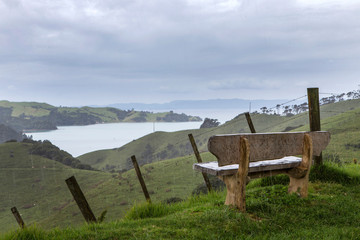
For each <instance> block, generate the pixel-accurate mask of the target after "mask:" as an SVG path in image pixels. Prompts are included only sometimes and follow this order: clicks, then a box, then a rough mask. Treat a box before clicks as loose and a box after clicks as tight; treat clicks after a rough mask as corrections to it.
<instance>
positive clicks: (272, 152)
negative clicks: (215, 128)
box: [208, 131, 330, 166]
mask: <svg viewBox="0 0 360 240" xmlns="http://www.w3.org/2000/svg"><path fill="white" fill-rule="evenodd" d="M306 133H308V134H309V135H310V137H311V139H312V142H313V154H314V155H316V156H319V155H320V153H321V151H322V150H324V149H325V147H326V146H327V145H328V143H329V142H330V133H329V132H325V131H316V132H286V133H243V134H227V135H216V136H212V137H210V139H209V142H208V149H209V151H210V152H211V153H212V154H214V155H215V156H216V157H217V159H218V164H219V166H225V165H230V164H236V163H239V161H240V138H241V137H245V138H247V139H248V141H249V145H250V162H256V161H261V160H272V159H278V158H283V157H286V156H292V155H301V154H302V145H303V140H304V134H306Z"/></svg>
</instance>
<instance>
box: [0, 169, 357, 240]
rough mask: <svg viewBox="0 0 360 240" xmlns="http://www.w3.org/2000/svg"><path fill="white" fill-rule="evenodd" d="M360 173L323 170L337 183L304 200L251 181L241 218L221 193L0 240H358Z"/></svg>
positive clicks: (315, 189)
mask: <svg viewBox="0 0 360 240" xmlns="http://www.w3.org/2000/svg"><path fill="white" fill-rule="evenodd" d="M315 172H317V171H315ZM353 172H356V174H353ZM359 172H360V166H359V165H352V166H346V168H344V169H342V170H341V171H339V170H338V169H334V168H325V171H322V173H323V176H328V177H329V179H328V180H331V179H333V180H334V181H335V182H333V183H329V182H320V181H314V182H312V183H311V184H310V188H309V197H308V198H306V199H301V198H298V197H297V196H296V195H295V194H292V195H289V194H287V186H286V183H285V184H284V185H281V184H275V185H273V184H271V185H268V186H265V185H266V184H265V185H264V181H262V180H257V181H254V182H252V183H251V184H250V185H248V187H247V198H246V200H247V212H246V213H245V214H242V213H239V212H237V211H236V210H234V209H231V208H229V207H227V206H224V205H223V202H224V198H225V193H224V192H220V193H213V194H209V195H203V196H199V197H191V198H189V199H188V200H187V201H185V202H181V203H177V204H173V205H165V204H158V203H155V204H150V205H148V204H140V205H137V206H135V207H134V208H133V209H131V210H130V211H129V212H128V214H127V218H125V219H121V220H118V221H114V222H110V223H102V224H90V225H83V226H82V227H81V228H70V227H69V228H66V229H53V230H51V231H43V230H41V229H39V228H30V229H28V230H25V231H19V232H11V233H8V234H7V235H6V236H4V237H3V239H38V240H39V239H358V237H359V235H360V228H359V227H358V223H359V221H360V203H359V201H357V199H359V197H360V189H359V187H358V184H359V180H360V174H359ZM334 175H336V177H335V178H334ZM312 178H313V179H315V178H316V177H315V175H314V174H312ZM340 178H343V179H349V181H345V180H340ZM279 179H281V177H280V178H279ZM275 180H276V179H274V181H275Z"/></svg>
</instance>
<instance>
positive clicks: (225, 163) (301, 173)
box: [193, 131, 330, 212]
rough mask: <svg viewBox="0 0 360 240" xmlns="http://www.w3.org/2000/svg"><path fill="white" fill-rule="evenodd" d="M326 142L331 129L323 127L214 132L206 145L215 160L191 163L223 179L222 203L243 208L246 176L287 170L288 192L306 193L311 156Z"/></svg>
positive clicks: (253, 176)
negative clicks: (327, 129)
mask: <svg viewBox="0 0 360 240" xmlns="http://www.w3.org/2000/svg"><path fill="white" fill-rule="evenodd" d="M329 142H330V133H329V132H325V131H317V132H291V133H289V132H286V133H254V134H251V133H246V134H228V135H216V136H212V137H211V138H210V139H209V142H208V149H209V151H210V152H211V153H212V154H214V155H215V156H216V158H217V160H218V161H217V162H208V163H198V164H194V166H193V168H194V169H195V170H197V171H200V172H205V173H209V174H212V175H215V176H218V177H219V178H220V179H221V180H223V181H224V182H225V184H226V188H227V196H226V201H225V204H226V205H233V206H236V207H237V208H238V209H239V210H240V211H242V212H245V210H246V207H245V187H246V183H247V181H248V180H249V178H250V179H254V178H261V177H266V176H275V175H277V174H287V175H288V176H289V177H290V184H289V188H288V192H289V193H298V194H299V196H300V197H307V195H308V182H309V172H310V171H309V170H310V167H311V162H312V156H313V155H316V156H319V155H320V154H321V151H322V150H324V149H325V147H326V146H327V145H328V143H329ZM292 155H302V158H299V157H295V156H292Z"/></svg>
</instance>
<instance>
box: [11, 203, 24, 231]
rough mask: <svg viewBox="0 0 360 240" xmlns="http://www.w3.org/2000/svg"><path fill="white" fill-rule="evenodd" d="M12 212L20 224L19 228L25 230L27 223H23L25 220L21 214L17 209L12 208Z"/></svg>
mask: <svg viewBox="0 0 360 240" xmlns="http://www.w3.org/2000/svg"><path fill="white" fill-rule="evenodd" d="M11 212H12V214H13V215H14V217H15V219H16V221H17V222H18V224H19V226H20V227H21V228H22V229H24V228H25V223H24V221H23V219H22V218H21V216H20V213H19V212H18V210H17V208H16V207H13V208H11Z"/></svg>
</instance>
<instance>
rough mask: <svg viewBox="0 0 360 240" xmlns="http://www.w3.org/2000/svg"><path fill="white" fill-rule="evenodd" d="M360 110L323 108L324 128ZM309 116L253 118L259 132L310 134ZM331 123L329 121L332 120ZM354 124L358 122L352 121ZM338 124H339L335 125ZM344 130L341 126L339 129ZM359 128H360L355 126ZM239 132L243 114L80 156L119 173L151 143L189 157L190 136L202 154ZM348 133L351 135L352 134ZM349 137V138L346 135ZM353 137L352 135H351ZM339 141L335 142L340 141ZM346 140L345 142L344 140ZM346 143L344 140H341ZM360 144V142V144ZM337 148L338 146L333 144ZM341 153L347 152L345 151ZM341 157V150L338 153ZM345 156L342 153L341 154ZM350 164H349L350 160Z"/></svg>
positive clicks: (356, 103) (349, 105)
mask: <svg viewBox="0 0 360 240" xmlns="http://www.w3.org/2000/svg"><path fill="white" fill-rule="evenodd" d="M359 107H360V100H349V101H343V102H338V103H334V104H328V105H324V106H321V117H322V125H323V129H324V130H326V129H328V128H327V126H326V125H327V124H328V122H331V121H335V120H333V118H330V117H333V116H336V115H339V114H340V115H339V116H338V118H339V119H344V121H345V122H346V121H348V120H347V119H352V118H353V117H354V118H353V119H356V118H355V117H356V116H353V115H351V113H350V115H347V114H345V115H342V114H341V113H343V112H346V111H350V112H352V111H353V110H352V109H358V108H359ZM308 118H309V117H308V113H302V114H299V115H295V116H293V117H283V116H274V115H264V114H256V115H252V121H253V123H254V126H255V129H256V131H257V132H280V131H284V130H285V129H286V128H287V127H292V128H294V129H296V130H302V131H308V130H309V126H308ZM328 118H329V120H326V119H328ZM349 121H354V122H355V123H356V120H349ZM335 125H336V123H335ZM299 126H304V127H301V128H297V127H299ZM339 127H340V128H341V126H339ZM355 129H356V127H355ZM329 130H330V132H332V131H334V129H329ZM239 132H250V130H249V128H248V125H247V122H246V119H245V116H244V115H240V116H238V117H236V118H234V119H233V120H231V121H228V122H226V123H225V124H223V125H221V126H219V127H217V128H212V129H193V130H186V131H179V132H174V133H166V132H155V133H152V134H149V135H147V136H144V137H142V138H139V139H137V140H135V141H133V142H131V143H128V144H127V145H125V146H123V147H121V148H117V149H109V150H100V151H95V152H91V153H87V154H84V155H82V156H80V157H79V159H80V161H82V162H84V163H87V164H90V165H92V166H93V167H95V168H98V169H104V168H105V166H106V165H113V166H115V170H121V169H125V168H126V162H127V161H128V160H127V159H128V158H129V157H130V156H131V155H134V154H135V155H136V156H138V158H140V156H141V155H142V153H143V152H144V151H145V147H146V145H147V144H150V145H151V146H152V147H153V149H154V152H155V154H157V153H160V152H162V151H164V150H165V151H166V147H167V145H168V144H172V145H174V146H175V147H176V148H177V149H178V150H179V152H180V153H179V155H186V154H189V153H191V152H192V150H191V147H190V145H189V140H188V136H187V135H188V134H189V133H192V134H193V135H194V137H195V139H196V141H197V144H198V148H199V150H200V151H207V140H208V138H209V137H210V136H212V135H215V134H228V133H239ZM338 133H339V131H336V132H333V133H332V134H338ZM348 134H350V132H349V131H348ZM344 136H348V135H346V134H345V135H344ZM348 137H350V136H348ZM336 139H337V138H335V143H336V144H337V143H338V141H337V140H336ZM356 139H357V134H356V131H354V132H353V137H350V138H349V140H351V141H357V140H356ZM344 140H345V139H344ZM341 141H342V140H341ZM359 143H360V142H359ZM332 145H334V144H332ZM340 150H344V148H341V149H340ZM338 152H339V153H338V154H340V153H341V151H338ZM341 154H342V153H341ZM346 158H347V161H348V157H346ZM157 160H160V159H158V158H157V159H155V161H157Z"/></svg>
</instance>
